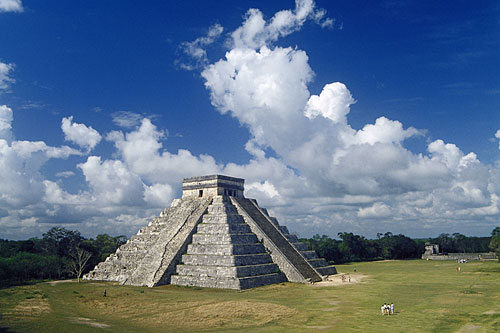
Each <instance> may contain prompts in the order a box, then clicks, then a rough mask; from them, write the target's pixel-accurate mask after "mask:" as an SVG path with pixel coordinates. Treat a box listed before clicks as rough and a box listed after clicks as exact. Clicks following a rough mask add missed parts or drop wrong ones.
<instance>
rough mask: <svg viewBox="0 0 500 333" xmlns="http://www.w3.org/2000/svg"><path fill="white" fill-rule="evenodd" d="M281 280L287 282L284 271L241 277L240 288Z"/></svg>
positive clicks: (254, 286) (259, 285)
mask: <svg viewBox="0 0 500 333" xmlns="http://www.w3.org/2000/svg"><path fill="white" fill-rule="evenodd" d="M281 282H286V277H285V274H283V273H274V274H266V275H258V276H251V277H246V278H240V288H241V289H250V288H256V287H261V286H267V285H268V284H274V283H281Z"/></svg>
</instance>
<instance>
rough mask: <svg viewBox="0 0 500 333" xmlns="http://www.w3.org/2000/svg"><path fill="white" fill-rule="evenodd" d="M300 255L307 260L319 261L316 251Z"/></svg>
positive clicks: (302, 252) (301, 252)
mask: <svg viewBox="0 0 500 333" xmlns="http://www.w3.org/2000/svg"><path fill="white" fill-rule="evenodd" d="M300 254H302V256H303V257H304V258H306V259H308V260H309V259H317V258H318V254H317V253H316V251H313V250H309V251H300Z"/></svg>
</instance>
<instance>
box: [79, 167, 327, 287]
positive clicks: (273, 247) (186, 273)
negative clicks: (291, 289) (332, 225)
mask: <svg viewBox="0 0 500 333" xmlns="http://www.w3.org/2000/svg"><path fill="white" fill-rule="evenodd" d="M243 184H244V180H243V179H240V178H233V177H227V176H222V175H212V176H203V177H193V178H186V179H184V180H183V194H182V198H181V199H176V200H174V202H173V203H172V205H171V207H169V208H166V209H165V210H164V211H163V212H162V213H161V215H160V216H159V217H157V218H154V219H153V220H152V221H151V222H150V223H149V224H148V225H147V226H146V227H144V228H142V229H141V230H139V232H138V233H137V235H135V236H133V237H131V238H130V240H129V241H128V242H127V243H126V244H124V245H122V246H121V247H120V248H119V249H118V250H117V251H116V253H114V254H111V255H110V256H109V257H108V258H107V259H106V261H104V262H102V263H99V264H98V265H97V266H96V267H95V268H94V270H93V271H91V272H89V273H88V274H86V275H85V276H84V278H85V279H88V280H106V281H118V282H120V283H122V284H130V285H139V286H149V287H153V286H157V285H162V284H169V283H171V284H176V285H185V286H199V287H210V288H227V289H247V288H253V287H258V286H262V285H267V284H272V283H279V282H283V281H292V282H303V283H304V282H315V281H320V280H322V279H323V278H324V277H325V276H327V275H331V274H336V269H335V267H334V266H329V265H328V263H327V262H326V261H325V260H324V259H320V258H318V257H317V255H316V253H315V252H314V251H311V250H310V249H309V248H308V247H307V246H306V245H305V244H304V243H300V242H299V241H298V239H297V237H296V236H295V235H290V234H289V232H288V229H287V228H286V227H285V226H280V225H279V224H278V221H277V220H276V219H275V218H273V217H270V216H269V214H268V212H267V210H266V209H264V208H260V207H259V206H258V204H257V202H256V201H255V200H252V199H247V198H245V197H244V196H243V189H244V188H243Z"/></svg>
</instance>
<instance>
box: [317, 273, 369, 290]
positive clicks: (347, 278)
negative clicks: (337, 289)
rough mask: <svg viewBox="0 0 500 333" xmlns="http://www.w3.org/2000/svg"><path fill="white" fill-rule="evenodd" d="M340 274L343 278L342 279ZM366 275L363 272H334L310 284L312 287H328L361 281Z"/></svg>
mask: <svg viewBox="0 0 500 333" xmlns="http://www.w3.org/2000/svg"><path fill="white" fill-rule="evenodd" d="M342 275H343V276H344V279H343V280H342ZM367 277H368V276H367V275H363V274H358V273H354V274H336V275H330V276H328V277H327V278H326V280H325V281H320V282H315V283H313V284H311V285H312V286H314V287H329V286H348V285H350V284H356V283H361V282H362V281H363V280H366V278H367Z"/></svg>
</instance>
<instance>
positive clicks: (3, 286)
mask: <svg viewBox="0 0 500 333" xmlns="http://www.w3.org/2000/svg"><path fill="white" fill-rule="evenodd" d="M48 281H54V280H29V281H0V289H7V288H11V287H18V286H32V285H34V284H37V283H42V282H48ZM0 332H1V331H0Z"/></svg>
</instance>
